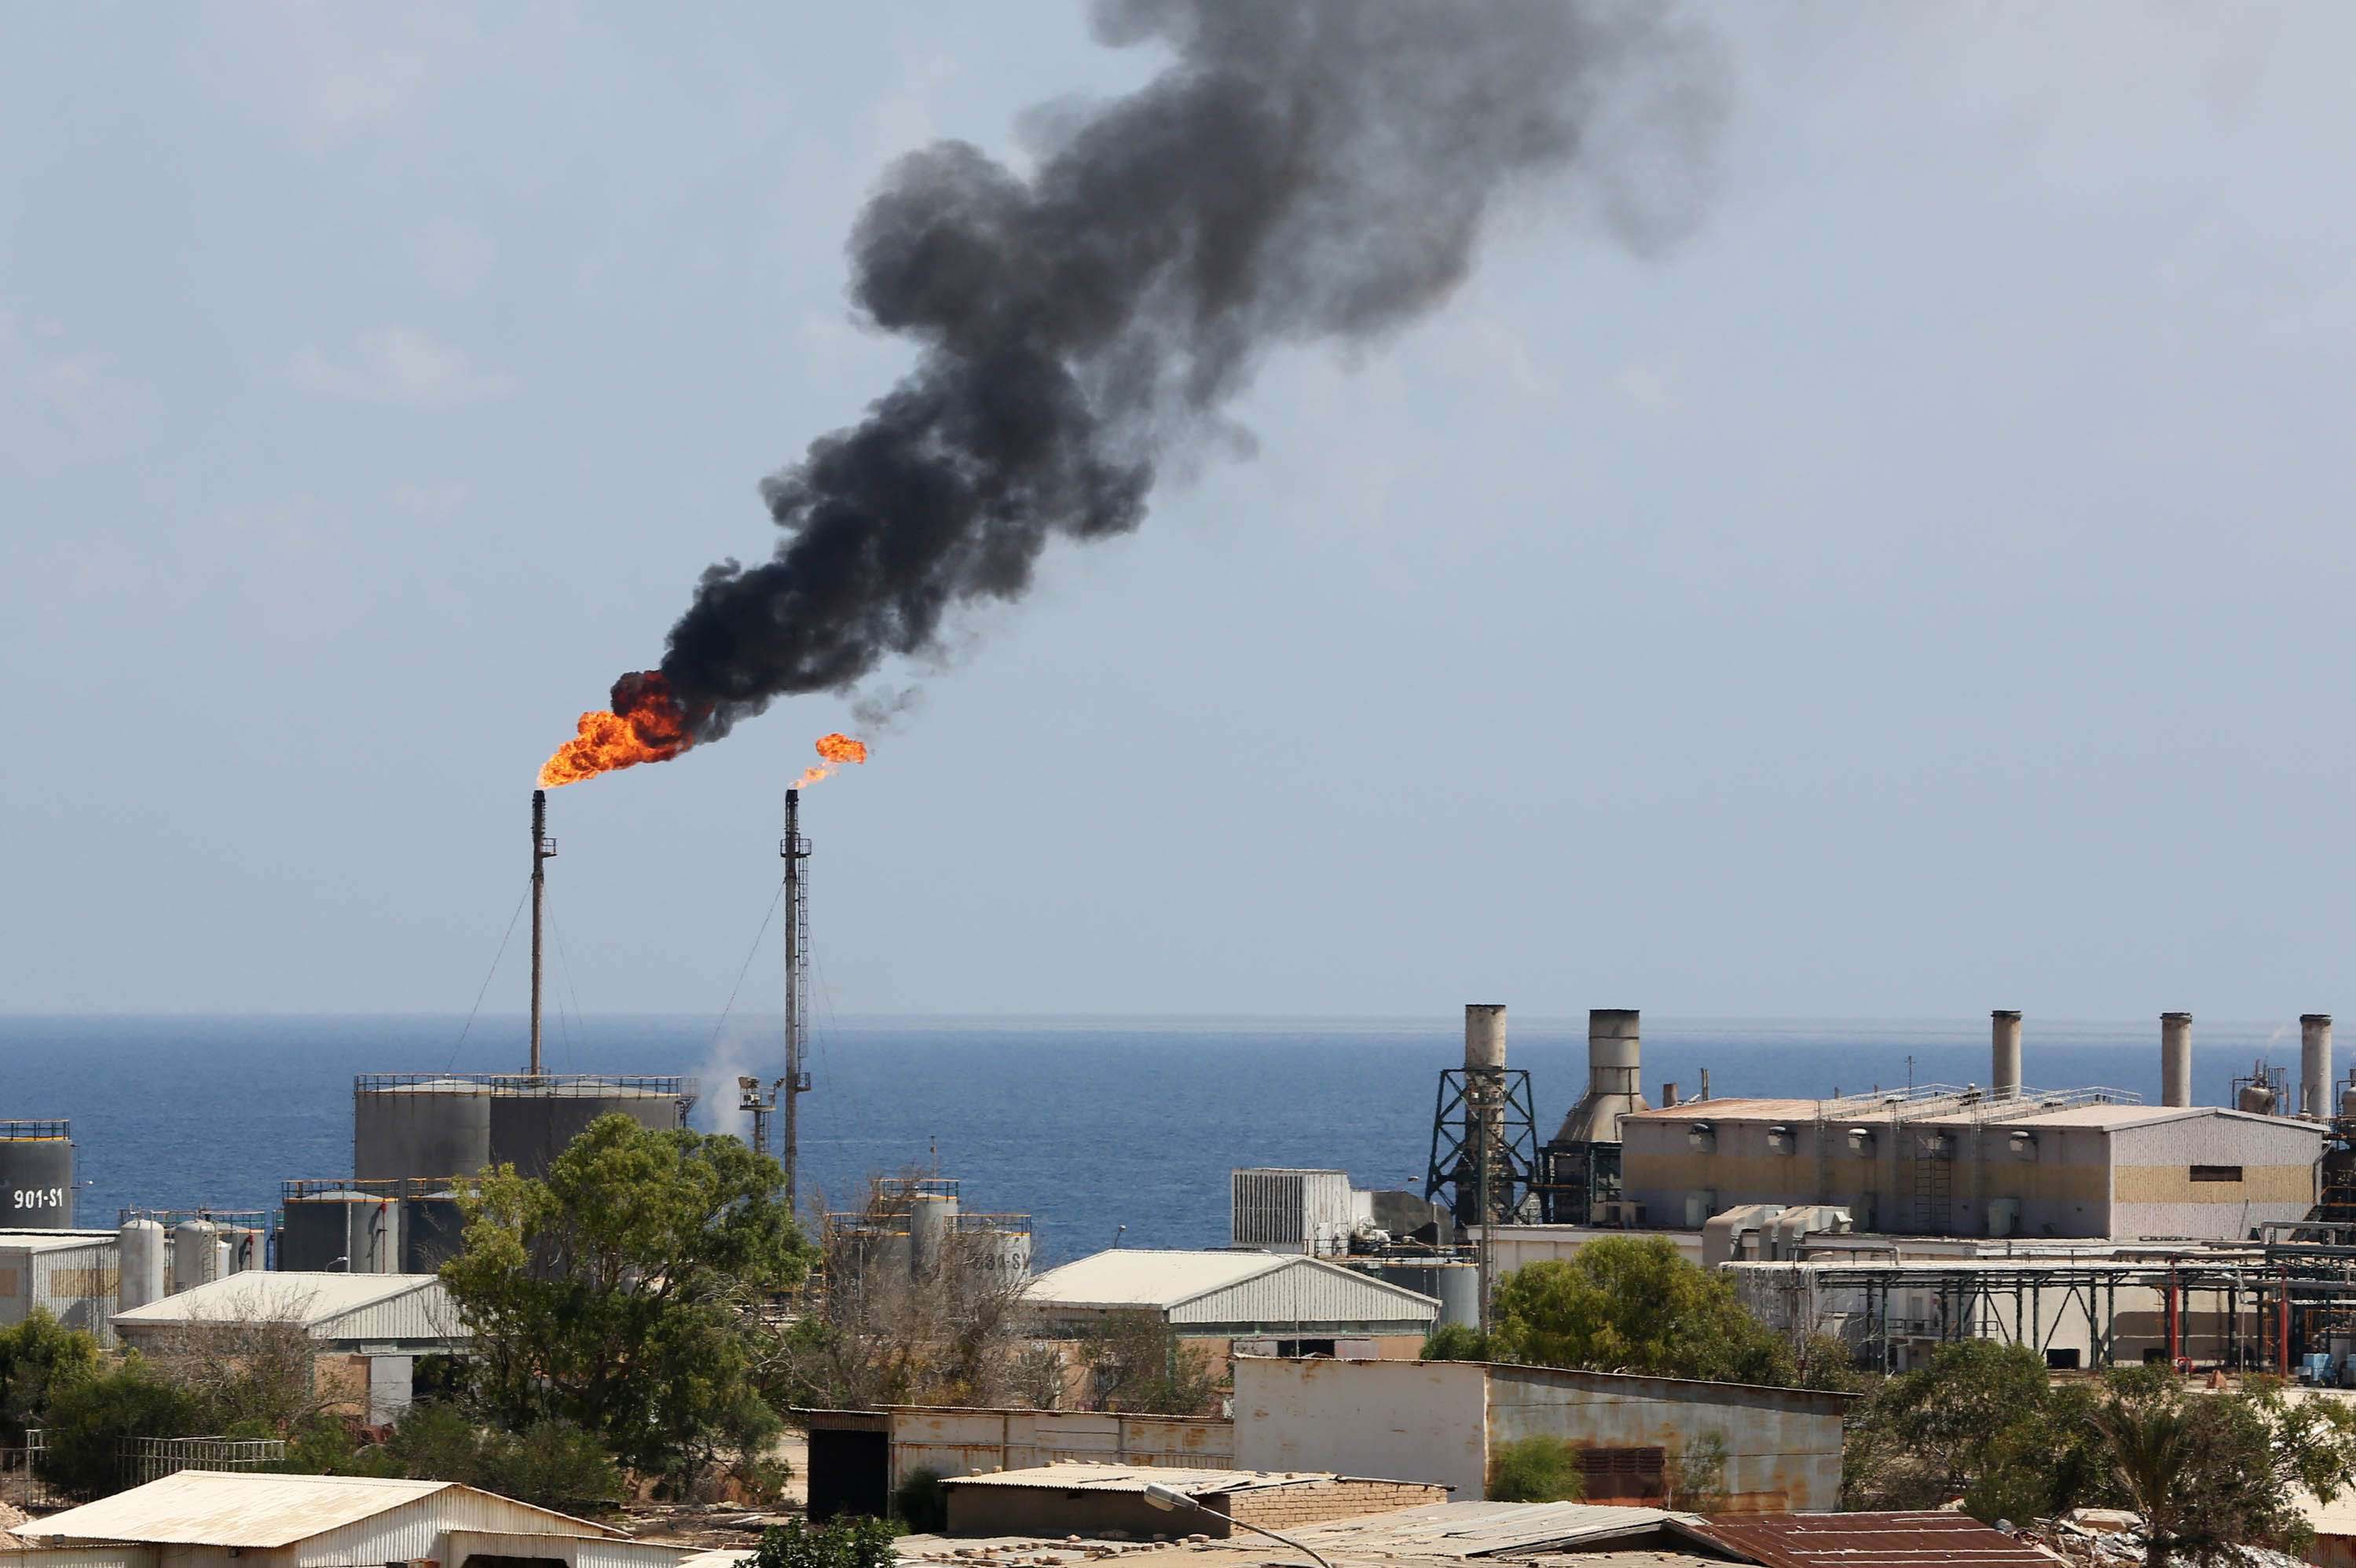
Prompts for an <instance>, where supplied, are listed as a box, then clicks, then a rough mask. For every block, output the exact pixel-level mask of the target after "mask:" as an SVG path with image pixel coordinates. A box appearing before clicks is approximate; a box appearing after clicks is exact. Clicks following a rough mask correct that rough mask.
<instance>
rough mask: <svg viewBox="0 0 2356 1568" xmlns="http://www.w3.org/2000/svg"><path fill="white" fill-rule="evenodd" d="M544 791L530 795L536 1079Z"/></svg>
mask: <svg viewBox="0 0 2356 1568" xmlns="http://www.w3.org/2000/svg"><path fill="white" fill-rule="evenodd" d="M549 854H550V851H549V848H548V791H547V790H545V789H534V790H533V791H532V792H531V1076H532V1077H534V1078H538V1077H539V1076H540V929H541V918H542V912H543V908H544V906H545V905H546V904H547V902H548V856H549Z"/></svg>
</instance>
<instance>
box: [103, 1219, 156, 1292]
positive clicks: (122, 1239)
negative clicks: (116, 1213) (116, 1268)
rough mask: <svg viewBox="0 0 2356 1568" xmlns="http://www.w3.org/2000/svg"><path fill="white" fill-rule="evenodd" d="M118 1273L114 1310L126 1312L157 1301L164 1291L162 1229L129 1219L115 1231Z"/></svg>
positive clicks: (151, 1223) (142, 1220) (143, 1221)
mask: <svg viewBox="0 0 2356 1568" xmlns="http://www.w3.org/2000/svg"><path fill="white" fill-rule="evenodd" d="M115 1241H116V1249H117V1255H118V1257H119V1258H120V1261H121V1267H122V1274H121V1277H120V1278H119V1279H118V1281H117V1282H116V1284H115V1287H114V1301H115V1310H116V1311H118V1312H129V1311H130V1310H131V1309H132V1308H133V1307H136V1306H145V1305H147V1304H148V1303H149V1302H151V1301H161V1300H163V1299H164V1296H165V1294H166V1273H165V1260H164V1252H165V1246H164V1227H163V1226H162V1225H161V1224H159V1223H158V1222H156V1221H155V1220H153V1219H131V1220H126V1221H124V1222H123V1228H122V1229H121V1230H118V1231H116V1232H115Z"/></svg>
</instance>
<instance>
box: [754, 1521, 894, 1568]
mask: <svg viewBox="0 0 2356 1568" xmlns="http://www.w3.org/2000/svg"><path fill="white" fill-rule="evenodd" d="M893 1539H894V1537H893V1534H892V1527H891V1526H890V1525H888V1524H886V1523H884V1522H883V1520H879V1519H838V1520H828V1521H827V1522H826V1523H824V1524H822V1525H819V1526H818V1527H817V1528H816V1529H812V1528H810V1527H809V1526H808V1525H806V1524H804V1523H803V1522H802V1521H801V1520H798V1519H796V1520H787V1521H786V1524H785V1527H784V1528H783V1529H781V1530H765V1531H763V1532H762V1535H761V1549H760V1550H759V1551H758V1552H755V1553H754V1555H753V1568H891V1565H892V1563H894V1561H895V1556H896V1554H895V1553H894V1550H893V1546H892V1541H893Z"/></svg>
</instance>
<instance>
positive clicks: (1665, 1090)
mask: <svg viewBox="0 0 2356 1568" xmlns="http://www.w3.org/2000/svg"><path fill="white" fill-rule="evenodd" d="M1676 1102H1677V1086H1676V1084H1674V1083H1665V1084H1663V1085H1661V1103H1662V1104H1663V1105H1675V1104H1676Z"/></svg>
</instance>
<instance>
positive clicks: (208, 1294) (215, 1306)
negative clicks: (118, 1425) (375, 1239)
mask: <svg viewBox="0 0 2356 1568" xmlns="http://www.w3.org/2000/svg"><path fill="white" fill-rule="evenodd" d="M287 1323H291V1324H299V1325H301V1326H302V1327H303V1329H304V1331H305V1333H307V1334H308V1335H309V1336H310V1337H311V1338H312V1340H313V1341H314V1342H315V1343H316V1345H317V1347H318V1350H317V1359H316V1361H315V1363H314V1384H315V1387H316V1388H317V1389H318V1390H319V1391H321V1392H322V1393H323V1394H331V1395H335V1396H337V1397H340V1398H343V1399H345V1400H348V1402H349V1403H350V1404H351V1405H352V1406H353V1407H354V1408H355V1410H359V1411H364V1412H365V1413H366V1415H367V1418H368V1419H369V1421H371V1422H379V1423H382V1422H388V1421H392V1420H396V1419H398V1418H399V1416H400V1414H401V1412H402V1411H404V1410H406V1409H408V1408H409V1404H410V1392H411V1388H412V1379H413V1377H414V1374H415V1370H416V1365H417V1359H418V1358H419V1357H421V1356H430V1355H440V1354H448V1353H450V1352H453V1351H458V1350H463V1349H464V1348H466V1345H467V1343H468V1340H469V1338H470V1336H469V1335H468V1334H467V1332H466V1327H465V1326H464V1325H462V1324H461V1323H459V1321H458V1312H457V1308H456V1306H455V1305H454V1304H453V1303H452V1302H451V1300H450V1293H449V1290H448V1288H447V1287H446V1286H444V1284H443V1283H442V1281H441V1278H440V1276H439V1275H435V1274H350V1273H283V1272H268V1273H265V1272H263V1271H261V1270H250V1271H248V1272H246V1273H235V1274H230V1275H229V1276H228V1277H227V1278H225V1279H218V1280H214V1281H211V1282H210V1283H206V1284H201V1285H198V1286H196V1287H195V1288H194V1289H191V1290H185V1291H182V1292H181V1293H180V1294H177V1295H169V1296H166V1297H165V1298H164V1299H163V1300H161V1301H152V1302H149V1303H148V1304H147V1305H145V1306H137V1307H134V1308H132V1309H131V1310H130V1311H128V1312H118V1313H116V1314H115V1315H114V1317H113V1325H114V1332H115V1335H116V1337H118V1338H120V1339H121V1340H122V1341H123V1343H124V1344H125V1345H128V1346H129V1347H131V1348H133V1349H135V1350H142V1351H145V1352H147V1353H149V1354H151V1355H152V1354H155V1353H157V1352H159V1351H161V1350H165V1349H166V1348H169V1347H170V1346H172V1345H173V1344H175V1343H176V1342H179V1341H183V1340H185V1339H186V1337H187V1336H190V1335H202V1334H207V1333H231V1332H235V1331H236V1330H238V1329H240V1328H242V1327H247V1326H252V1325H257V1324H287Z"/></svg>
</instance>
